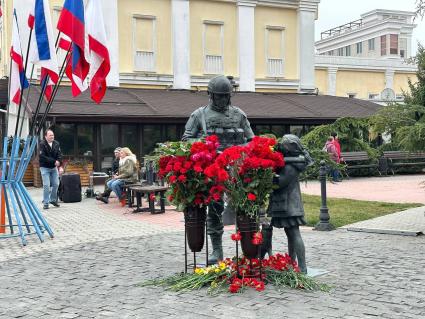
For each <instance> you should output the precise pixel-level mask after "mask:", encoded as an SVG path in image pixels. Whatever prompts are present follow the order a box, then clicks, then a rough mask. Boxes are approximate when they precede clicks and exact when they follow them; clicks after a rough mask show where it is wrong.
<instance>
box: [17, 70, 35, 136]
mask: <svg viewBox="0 0 425 319" xmlns="http://www.w3.org/2000/svg"><path fill="white" fill-rule="evenodd" d="M34 67H35V66H34V64H33V65H32V68H31V75H30V80H29V81H28V83H29V86H28V90H27V97H26V99H25V108H24V115H23V117H25V111H26V110H27V109H28V98H29V96H30V91H31V82H32V76H33V74H34ZM23 126H24V121H23V120H22V122H21V127H20V128H19V136H21V135H22V128H23Z"/></svg>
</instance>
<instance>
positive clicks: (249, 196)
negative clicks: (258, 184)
mask: <svg viewBox="0 0 425 319" xmlns="http://www.w3.org/2000/svg"><path fill="white" fill-rule="evenodd" d="M256 199H257V196H255V194H253V193H248V200H250V201H252V202H253V201H255V200H256Z"/></svg>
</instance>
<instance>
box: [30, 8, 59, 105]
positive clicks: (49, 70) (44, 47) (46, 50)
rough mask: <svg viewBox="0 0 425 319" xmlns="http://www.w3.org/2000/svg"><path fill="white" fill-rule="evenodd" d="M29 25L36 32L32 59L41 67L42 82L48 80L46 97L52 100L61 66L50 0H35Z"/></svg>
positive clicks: (32, 39) (32, 42) (32, 47)
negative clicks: (56, 46)
mask: <svg viewBox="0 0 425 319" xmlns="http://www.w3.org/2000/svg"><path fill="white" fill-rule="evenodd" d="M28 26H29V27H30V28H32V29H33V32H34V35H33V37H31V52H30V61H31V62H32V63H33V64H34V65H38V66H40V67H41V76H40V82H41V84H44V83H45V82H46V81H47V83H46V84H45V85H46V90H45V97H46V99H47V100H50V97H51V92H52V90H53V85H54V84H56V83H57V82H58V80H59V68H58V58H57V56H56V49H55V40H54V36H53V28H52V19H51V17H50V7H49V1H48V0H33V3H32V8H31V12H30V15H29V17H28Z"/></svg>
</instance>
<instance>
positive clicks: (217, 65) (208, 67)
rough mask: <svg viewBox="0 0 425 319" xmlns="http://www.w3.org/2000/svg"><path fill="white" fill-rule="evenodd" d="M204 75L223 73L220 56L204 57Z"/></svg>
mask: <svg viewBox="0 0 425 319" xmlns="http://www.w3.org/2000/svg"><path fill="white" fill-rule="evenodd" d="M204 69H205V73H208V74H221V73H223V57H222V56H221V55H206V56H205V66H204Z"/></svg>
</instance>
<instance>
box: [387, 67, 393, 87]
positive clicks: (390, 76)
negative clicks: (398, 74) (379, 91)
mask: <svg viewBox="0 0 425 319" xmlns="http://www.w3.org/2000/svg"><path fill="white" fill-rule="evenodd" d="M385 88H386V89H387V88H389V89H392V90H394V69H387V70H385Z"/></svg>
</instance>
